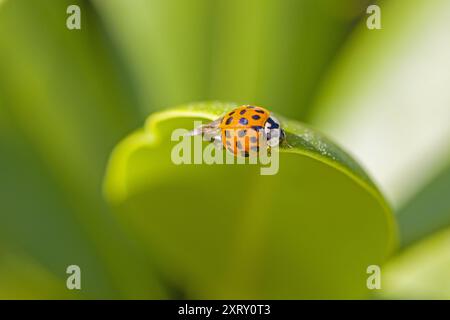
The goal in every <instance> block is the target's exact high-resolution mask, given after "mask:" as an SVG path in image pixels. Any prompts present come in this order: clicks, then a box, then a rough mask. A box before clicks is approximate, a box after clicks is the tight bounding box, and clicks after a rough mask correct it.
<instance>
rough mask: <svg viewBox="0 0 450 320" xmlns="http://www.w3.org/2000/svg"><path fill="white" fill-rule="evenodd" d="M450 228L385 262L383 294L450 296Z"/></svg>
mask: <svg viewBox="0 0 450 320" xmlns="http://www.w3.org/2000/svg"><path fill="white" fill-rule="evenodd" d="M449 266H450V229H449V228H447V229H445V230H442V231H441V232H438V233H434V234H432V235H431V236H430V237H427V238H424V239H423V240H422V241H420V242H418V243H416V244H414V245H412V246H409V247H407V249H406V250H405V251H404V252H402V253H401V254H400V255H399V256H397V257H395V258H394V259H392V260H391V261H389V263H388V264H387V265H386V267H385V269H384V271H383V277H382V279H383V280H382V291H381V292H380V293H381V297H382V298H385V299H447V300H448V299H450V272H449Z"/></svg>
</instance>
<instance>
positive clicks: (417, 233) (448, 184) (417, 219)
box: [398, 164, 450, 246]
mask: <svg viewBox="0 0 450 320" xmlns="http://www.w3.org/2000/svg"><path fill="white" fill-rule="evenodd" d="M448 190H450V164H449V165H448V166H447V168H446V169H444V170H443V171H442V172H440V173H439V174H438V175H437V176H436V177H434V179H433V180H432V181H431V182H429V183H428V184H427V185H426V186H425V187H424V188H423V189H422V190H421V191H420V192H419V193H418V194H416V195H415V196H414V197H413V198H412V200H411V201H409V202H408V203H407V204H406V205H405V206H404V207H403V208H401V210H400V211H399V213H398V223H399V228H400V235H401V245H402V246H407V245H409V244H410V243H412V242H414V241H416V240H419V239H421V238H422V237H425V236H428V235H430V234H432V233H434V232H436V231H438V230H439V229H442V228H444V227H447V226H450V199H449V197H445V196H444V195H445V194H446V193H447V192H448Z"/></svg>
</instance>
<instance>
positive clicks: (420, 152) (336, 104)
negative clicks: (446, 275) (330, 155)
mask: <svg viewBox="0 0 450 320" xmlns="http://www.w3.org/2000/svg"><path fill="white" fill-rule="evenodd" d="M380 8H381V12H382V20H381V21H382V29H380V30H370V29H368V28H367V26H366V23H365V21H362V23H361V24H360V25H359V26H358V27H357V28H356V30H355V32H354V33H353V34H352V36H351V38H350V39H349V41H348V43H347V45H346V46H345V48H344V49H343V50H342V53H341V54H340V56H339V59H337V60H336V63H335V64H334V65H333V68H330V70H329V72H328V74H327V76H326V78H325V79H324V85H323V88H322V90H321V92H320V93H319V95H318V99H317V101H316V103H315V106H314V107H313V108H312V110H313V114H312V116H311V118H310V121H311V123H313V124H314V125H315V126H317V127H318V128H320V129H321V130H323V131H324V132H325V133H327V134H329V135H330V136H332V137H333V138H334V139H335V140H336V141H338V142H339V143H341V144H342V145H343V146H344V147H345V148H346V149H348V150H349V151H350V152H352V154H354V155H355V157H357V159H359V160H360V161H361V162H362V163H364V165H365V166H366V168H367V170H368V172H369V173H370V174H371V176H372V177H373V178H374V179H375V181H377V182H378V183H379V185H380V187H381V189H382V190H383V191H384V193H385V195H386V197H387V198H388V199H389V200H390V202H391V203H392V204H393V206H394V208H395V209H398V208H401V207H402V206H403V205H405V204H406V203H407V202H408V201H409V200H410V199H411V197H412V196H414V194H416V193H417V192H418V191H419V190H420V189H421V188H422V187H423V186H424V185H425V184H426V183H427V182H428V181H430V180H431V178H432V177H434V176H436V174H437V173H438V172H439V171H440V170H442V169H443V168H445V166H446V165H447V164H448V159H449V151H450V126H449V125H448V119H450V108H449V106H448V101H449V100H450V91H449V90H448V83H449V82H450V76H449V72H448V70H449V69H450V59H448V57H449V56H450V45H449V42H448V41H447V40H448V30H450V17H449V12H450V2H449V1H446V0H436V1H427V0H416V1H414V5H411V1H408V0H397V1H383V2H382V3H380ZM396 211H397V210H396Z"/></svg>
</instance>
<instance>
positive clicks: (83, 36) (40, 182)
mask: <svg viewBox="0 0 450 320" xmlns="http://www.w3.org/2000/svg"><path fill="white" fill-rule="evenodd" d="M70 4H73V3H72V2H71V1H68V0H66V1H57V2H55V1H52V0H42V1H39V2H29V1H26V0H25V1H24V0H17V1H6V2H5V3H2V4H1V7H0V9H1V10H0V70H1V73H0V115H1V116H0V118H1V119H0V132H1V134H0V150H1V151H0V153H1V157H0V167H1V168H2V178H1V179H0V203H1V210H0V220H1V223H0V235H1V239H0V245H1V247H4V248H5V250H8V251H9V252H11V254H12V255H15V252H16V251H18V252H24V253H25V255H26V256H30V257H31V260H32V261H36V264H37V265H39V266H40V268H42V269H44V270H45V272H46V273H47V274H49V275H51V276H50V277H51V278H52V279H57V280H59V281H60V283H59V285H60V286H61V287H62V288H64V287H65V278H66V276H67V275H66V274H65V271H66V268H67V266H68V265H71V264H77V265H79V266H80V267H81V269H82V271H83V287H84V288H85V290H86V291H85V296H86V297H88V298H97V299H101V298H120V297H133V298H142V297H144V298H152V297H153V298H160V297H164V293H163V292H162V291H161V290H160V288H159V286H158V281H156V280H155V278H154V276H153V274H152V272H150V271H149V269H150V268H149V265H150V264H149V263H148V261H144V260H143V259H142V257H141V256H140V254H139V253H138V252H137V251H136V250H135V248H134V247H133V246H132V245H131V244H130V243H129V242H127V238H126V236H124V234H123V231H122V230H121V229H120V227H119V226H118V225H117V224H116V223H115V221H113V219H112V217H111V215H110V214H109V212H108V208H107V206H106V204H105V203H104V200H103V198H102V195H101V180H102V173H103V170H104V166H105V164H106V160H107V157H108V153H109V151H110V148H112V146H113V145H114V143H115V141H117V139H119V137H121V136H123V135H124V134H125V133H126V132H128V131H129V130H130V128H132V127H133V126H135V125H136V123H137V119H138V113H137V111H136V110H134V109H133V108H130V105H133V104H134V103H133V100H134V99H133V97H132V96H131V95H130V94H128V93H127V92H125V91H124V90H123V89H124V88H126V86H124V81H123V78H122V74H121V70H118V68H117V67H116V66H117V61H116V60H115V59H116V57H115V56H114V55H113V54H111V52H110V50H109V48H110V43H109V42H108V40H107V38H106V37H105V34H104V31H103V30H102V29H101V26H100V24H99V21H98V17H97V16H96V15H95V13H94V12H93V11H92V8H91V6H90V4H89V2H87V1H83V2H81V3H79V5H80V7H81V11H82V30H68V29H67V28H66V21H65V19H66V17H67V14H66V9H67V7H68V6H69V5H70ZM11 30H14V32H12V31H11ZM2 271H4V272H5V273H4V274H3V276H4V277H5V278H17V277H21V275H20V274H21V272H22V271H24V272H25V273H26V268H15V269H14V268H6V269H3V270H2ZM23 277H24V278H28V277H27V275H26V274H24V275H23ZM0 283H3V282H2V281H0ZM50 287H51V288H55V286H53V285H51V286H49V288H50ZM19 289H20V288H17V290H18V291H20V292H21V293H23V294H25V296H24V297H26V294H27V292H26V290H24V291H21V290H19ZM48 290H50V289H48ZM48 290H47V289H46V287H45V286H42V287H41V289H40V290H38V291H35V292H34V297H41V298H44V297H47V296H48V295H49V294H50V292H48ZM20 292H18V293H20ZM59 292H60V291H56V292H54V294H53V295H52V296H58V293H59ZM16 297H19V296H18V295H16Z"/></svg>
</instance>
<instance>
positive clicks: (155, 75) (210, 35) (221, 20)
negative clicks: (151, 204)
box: [94, 0, 366, 118]
mask: <svg viewBox="0 0 450 320" xmlns="http://www.w3.org/2000/svg"><path fill="white" fill-rule="evenodd" d="M94 3H95V4H96V6H97V7H98V9H99V12H100V14H101V15H102V17H103V18H104V20H105V22H106V25H107V26H108V30H109V31H110V34H111V36H112V38H113V39H114V41H115V43H116V44H117V48H118V49H119V51H120V53H121V55H122V56H123V57H124V58H125V60H126V62H127V65H128V66H130V67H131V70H132V74H133V79H134V80H135V81H134V86H135V87H136V89H137V91H138V93H139V96H140V97H141V102H142V103H141V109H142V110H146V111H147V112H148V111H150V110H157V108H161V107H162V106H170V105H175V104H179V103H185V102H186V101H197V100H205V99H220V100H232V101H248V102H252V103H264V104H265V105H266V106H271V108H273V109H274V110H276V111H280V112H281V111H283V112H284V113H285V114H288V115H290V116H293V117H296V118H302V117H303V116H305V115H306V114H307V113H308V111H309V110H308V108H309V107H310V101H311V99H312V97H313V96H314V94H315V93H316V90H317V88H318V87H319V85H320V83H321V79H322V76H323V74H324V73H325V72H326V70H327V67H328V65H329V64H330V61H332V60H333V58H334V57H335V55H336V50H337V49H338V48H340V46H341V45H342V43H343V42H344V41H345V39H346V37H347V35H348V33H349V32H350V31H351V30H352V26H353V25H354V24H355V21H356V20H357V19H359V18H360V17H361V16H362V15H364V11H365V8H366V6H365V5H364V3H362V2H361V1H360V0H341V1H339V3H336V1H334V0H315V1H310V0H308V1H298V0H281V1H280V0H278V1H274V0H269V1H268V0H246V1H241V0H218V1H217V0H216V1H210V0H189V1H186V0H152V1H147V0H134V1H133V2H132V3H130V2H127V1H122V0H95V1H94Z"/></svg>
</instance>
